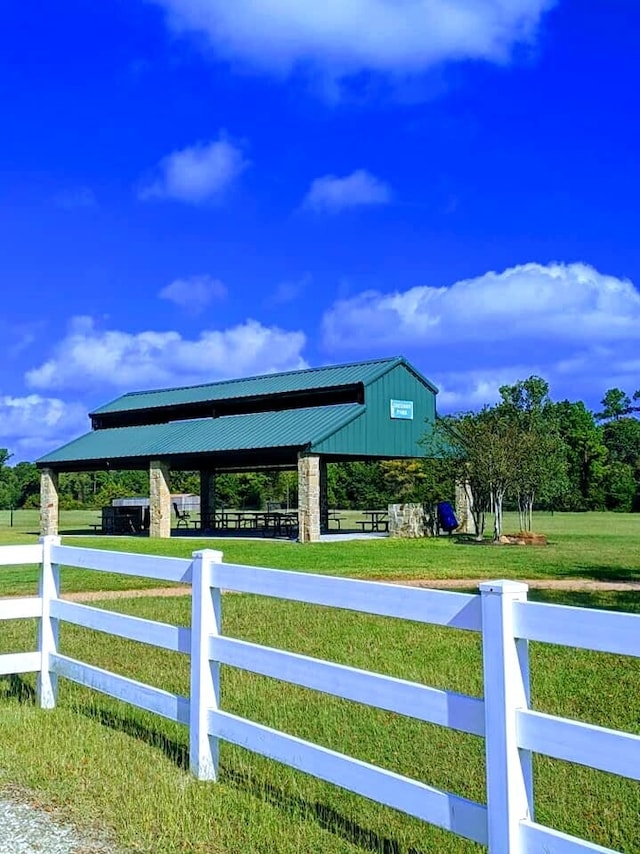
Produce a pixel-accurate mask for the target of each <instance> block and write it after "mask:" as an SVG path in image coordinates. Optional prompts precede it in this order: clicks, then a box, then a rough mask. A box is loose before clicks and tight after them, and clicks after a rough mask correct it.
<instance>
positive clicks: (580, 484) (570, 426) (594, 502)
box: [550, 400, 608, 510]
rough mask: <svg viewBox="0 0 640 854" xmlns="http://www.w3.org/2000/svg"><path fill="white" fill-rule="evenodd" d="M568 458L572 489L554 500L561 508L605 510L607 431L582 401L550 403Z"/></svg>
mask: <svg viewBox="0 0 640 854" xmlns="http://www.w3.org/2000/svg"><path fill="white" fill-rule="evenodd" d="M550 412H551V413H552V416H553V417H554V418H555V423H556V425H557V429H558V433H559V435H560V437H561V439H562V441H563V442H564V445H565V449H566V451H565V453H566V458H567V482H568V488H567V489H566V490H565V492H564V493H562V494H560V495H558V496H557V497H556V498H555V499H554V504H553V506H555V508H556V509H558V510H602V509H604V507H605V483H604V481H605V476H606V463H607V456H608V454H607V448H606V446H605V445H604V442H603V434H602V430H601V428H599V427H598V426H597V425H596V423H595V420H594V416H593V413H591V412H590V411H589V410H588V409H587V407H586V406H585V405H584V403H583V402H582V401H576V402H571V401H568V400H563V401H560V402H558V403H552V404H551V405H550Z"/></svg>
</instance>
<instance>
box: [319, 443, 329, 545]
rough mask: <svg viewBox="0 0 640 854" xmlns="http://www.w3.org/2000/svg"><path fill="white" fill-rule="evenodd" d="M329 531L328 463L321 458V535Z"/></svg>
mask: <svg viewBox="0 0 640 854" xmlns="http://www.w3.org/2000/svg"><path fill="white" fill-rule="evenodd" d="M328 530H329V485H328V481H327V461H326V460H325V459H324V457H321V458H320V533H322V534H326V533H327V531H328Z"/></svg>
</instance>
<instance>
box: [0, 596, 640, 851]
mask: <svg viewBox="0 0 640 854" xmlns="http://www.w3.org/2000/svg"><path fill="white" fill-rule="evenodd" d="M609 604H612V603H611V602H610V603H609ZM105 607H109V608H117V610H122V611H126V612H128V613H132V614H136V615H138V616H141V617H146V618H148V619H155V620H162V621H165V622H169V623H175V624H179V625H186V624H188V622H189V602H188V600H186V599H185V600H183V599H156V598H150V599H137V600H132V599H128V600H121V601H119V602H117V603H113V602H110V603H108V604H107V603H106V604H105ZM223 608H224V625H225V633H227V634H229V635H232V636H235V637H239V638H242V639H246V640H252V641H256V642H260V643H265V644H268V645H272V646H279V647H281V648H286V649H290V650H293V651H295V652H300V653H303V654H308V655H313V656H317V657H321V658H327V659H330V660H333V661H338V662H341V663H347V664H351V665H354V666H358V667H363V668H367V669H375V670H377V671H379V672H382V673H389V674H393V675H395V676H399V677H402V678H405V679H411V680H415V681H419V682H424V683H426V684H430V685H433V686H436V687H439V688H447V689H451V690H456V691H461V692H464V693H469V694H471V695H474V696H479V695H480V694H481V690H482V688H481V686H482V682H481V667H482V663H481V649H480V640H479V636H476V635H475V634H473V633H467V632H460V631H456V630H451V629H443V628H440V627H432V626H426V625H422V624H416V623H411V622H402V621H397V620H392V619H386V618H377V617H368V616H365V615H359V614H351V613H349V612H344V611H339V610H332V609H326V608H321V607H315V606H305V605H300V604H298V603H288V602H281V601H278V600H268V599H262V598H259V597H253V596H244V595H227V596H225V597H224V605H223ZM635 610H640V608H639V606H638V605H637V603H636V608H635ZM33 634H34V625H33V621H27V620H24V621H19V622H18V623H9V624H5V626H3V632H2V636H1V641H0V644H1V648H2V651H16V650H19V649H28V648H33ZM61 649H62V651H63V652H64V653H66V654H69V655H72V656H75V657H78V658H81V659H82V660H85V661H88V662H89V663H93V664H97V665H100V666H103V667H106V668H109V669H113V670H114V671H115V672H118V673H123V674H125V675H128V676H130V677H132V678H136V679H139V680H141V681H143V682H148V683H149V684H153V685H156V686H158V687H161V688H165V689H166V690H171V691H176V692H178V693H181V694H183V695H187V694H188V682H189V678H188V662H187V659H186V658H185V657H183V656H179V655H177V654H172V653H167V652H163V651H160V650H155V649H152V648H146V647H144V646H141V645H139V644H134V643H132V642H129V641H124V640H119V639H115V638H112V637H109V636H106V635H101V634H99V633H96V632H90V631H87V630H83V629H78V628H76V627H73V626H69V625H64V626H63V627H62V633H61ZM531 671H532V694H533V705H534V707H535V708H538V709H540V710H542V711H546V712H551V713H556V714H562V715H566V716H569V717H575V718H579V719H582V720H586V721H589V722H592V723H595V724H600V725H606V726H610V727H615V728H620V729H624V730H627V731H629V732H634V733H639V732H640V697H639V693H638V691H637V686H638V681H639V677H640V662H638V661H636V660H633V659H627V658H623V657H620V656H612V655H603V654H597V653H588V652H582V651H577V650H573V649H564V648H560V647H555V646H546V645H541V644H532V649H531ZM33 686H34V680H33V679H32V678H26V677H25V678H24V679H18V678H7V679H3V680H0V697H1V698H2V699H1V701H0V787H2V785H7V784H9V783H11V784H12V785H13V786H15V785H18V786H20V787H24V789H26V790H29V791H32V792H33V791H35V792H37V793H38V798H39V800H40V801H41V802H42V803H44V804H46V805H47V806H55V807H58V808H62V809H63V811H64V813H65V814H66V815H67V816H69V817H71V818H72V819H73V820H75V821H77V822H79V823H80V824H81V825H82V824H85V825H94V826H99V827H100V828H107V829H109V830H110V831H111V832H112V833H113V834H114V838H115V839H116V840H117V841H118V843H119V844H120V845H121V846H122V848H123V849H124V850H128V851H139V852H158V851H162V852H167V854H170V853H171V852H221V854H222V852H228V854H237V852H265V854H266V852H291V854H294V852H315V851H322V852H325V851H326V852H363V851H365V852H371V851H373V852H384V854H388V852H393V854H427V852H443V854H449V852H471V851H478V850H480V848H479V846H475V845H474V844H472V843H469V842H466V841H464V840H462V839H459V838H457V837H455V836H453V835H450V834H447V833H445V832H443V831H439V830H437V829H434V828H431V827H429V826H427V825H424V824H422V823H420V822H418V821H416V820H413V819H410V818H407V817H405V816H403V815H402V814H401V813H398V812H395V811H393V810H390V809H387V808H384V807H380V806H378V805H376V804H374V803H373V802H370V801H368V800H366V799H364V798H361V797H358V796H356V795H351V794H349V793H348V792H345V791H343V790H341V789H340V788H338V787H335V786H331V785H328V784H324V783H322V782H320V781H318V780H315V779H313V778H311V777H308V776H307V775H304V774H301V773H299V772H296V771H293V770H291V769H288V768H285V767H284V766H281V765H278V764H277V763H274V762H270V761H268V760H266V759H263V758H261V757H259V756H256V755H253V754H250V753H248V752H246V751H243V750H241V749H239V748H235V747H233V746H231V745H223V746H222V751H221V775H220V782H219V783H217V784H209V783H206V784H205V783H198V782H196V781H195V780H193V779H192V778H191V777H190V776H189V773H188V770H187V764H188V763H187V753H188V743H187V732H186V729H185V728H184V727H181V726H179V725H177V724H173V723H171V722H168V721H164V720H162V719H160V718H157V717H154V716H152V715H149V714H147V713H144V712H139V711H137V710H135V709H132V708H131V707H129V706H125V705H124V704H121V703H119V702H118V701H115V700H112V699H110V698H106V697H102V696H101V695H98V694H94V693H91V692H90V691H88V690H86V689H81V688H78V687H76V686H74V685H72V684H70V683H68V682H66V681H63V682H62V685H61V690H60V700H59V705H58V708H57V709H55V710H54V711H51V712H42V711H40V710H39V709H37V708H36V707H35V706H34V702H33ZM222 704H223V708H225V709H226V710H228V711H232V712H234V713H237V714H240V715H243V716H246V717H248V718H250V719H252V720H256V721H259V722H261V723H265V724H267V725H270V726H274V727H276V728H279V729H282V730H283V731H286V732H290V733H293V734H295V735H298V736H300V737H303V738H307V739H309V740H311V741H314V742H317V743H319V744H323V745H326V746H328V747H331V748H333V749H337V750H340V751H342V752H345V753H348V754H350V755H353V756H356V757H358V758H360V759H363V760H366V761H369V762H374V763H375V764H378V765H381V766H383V767H386V768H390V769H392V770H394V771H398V772H400V773H403V774H406V775H408V776H411V777H414V778H416V779H419V780H423V781H425V782H427V783H430V784H432V785H435V786H438V787H442V788H444V789H447V790H449V791H453V792H456V793H458V794H461V795H464V796H466V797H469V798H473V799H476V800H479V801H483V800H484V783H483V774H484V756H483V743H482V740H481V739H479V738H476V737H473V736H468V735H464V734H459V733H455V732H453V731H450V730H446V729H444V728H440V727H437V726H432V725H428V724H422V723H418V722H414V721H412V720H410V719H408V718H404V717H402V716H400V715H395V714H391V713H388V712H383V711H378V710H375V709H370V708H368V707H364V706H361V705H359V704H356V703H351V702H348V701H343V700H340V699H336V698H331V697H327V696H323V695H321V694H318V693H316V692H313V691H308V690H306V689H302V688H297V687H295V686H290V685H287V684H285V683H282V682H279V681H276V680H271V679H267V678H264V677H259V676H255V675H252V674H245V673H242V672H239V671H236V670H234V669H232V668H226V667H225V668H223V674H222ZM535 789H536V804H537V818H538V820H539V821H541V822H542V823H548V824H550V825H552V826H555V827H558V828H560V829H562V830H565V831H567V832H570V833H573V834H576V835H580V836H584V837H586V838H589V839H591V840H593V841H596V842H598V843H600V844H602V845H607V846H610V847H613V848H614V849H617V850H622V851H634V850H637V841H638V839H640V817H639V815H638V808H637V807H638V803H639V802H640V787H639V786H638V784H636V783H633V782H629V781H626V780H623V779H621V778H618V777H615V776H612V775H608V774H603V773H600V772H597V771H592V770H589V769H586V768H581V767H579V766H575V765H570V764H568V763H563V762H559V761H554V760H547V759H545V758H543V757H539V758H537V761H536V764H535Z"/></svg>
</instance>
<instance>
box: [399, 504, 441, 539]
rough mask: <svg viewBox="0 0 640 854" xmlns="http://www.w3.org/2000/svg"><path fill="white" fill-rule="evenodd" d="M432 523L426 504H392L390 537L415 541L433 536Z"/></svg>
mask: <svg viewBox="0 0 640 854" xmlns="http://www.w3.org/2000/svg"><path fill="white" fill-rule="evenodd" d="M431 533H432V531H431V521H430V516H429V514H428V512H427V511H426V509H425V506H424V504H390V505H389V536H390V537H404V538H407V539H413V538H416V537H430V536H431Z"/></svg>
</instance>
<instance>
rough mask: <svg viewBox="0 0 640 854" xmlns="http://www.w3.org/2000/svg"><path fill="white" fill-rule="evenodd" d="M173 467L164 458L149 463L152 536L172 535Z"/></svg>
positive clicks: (150, 528) (150, 526) (150, 525)
mask: <svg viewBox="0 0 640 854" xmlns="http://www.w3.org/2000/svg"><path fill="white" fill-rule="evenodd" d="M170 477H171V469H170V467H169V464H168V463H166V462H165V461H164V460H151V462H150V463H149V499H150V500H149V504H150V508H149V509H150V524H149V536H150V537H156V538H158V537H163V538H165V539H166V538H167V537H170V536H171V489H170V486H169V484H170Z"/></svg>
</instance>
